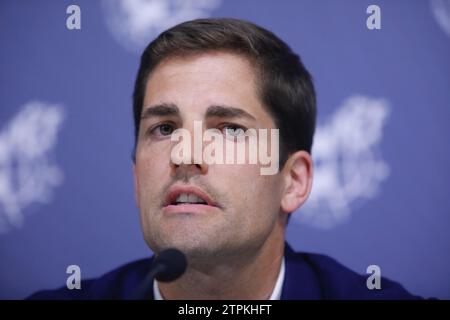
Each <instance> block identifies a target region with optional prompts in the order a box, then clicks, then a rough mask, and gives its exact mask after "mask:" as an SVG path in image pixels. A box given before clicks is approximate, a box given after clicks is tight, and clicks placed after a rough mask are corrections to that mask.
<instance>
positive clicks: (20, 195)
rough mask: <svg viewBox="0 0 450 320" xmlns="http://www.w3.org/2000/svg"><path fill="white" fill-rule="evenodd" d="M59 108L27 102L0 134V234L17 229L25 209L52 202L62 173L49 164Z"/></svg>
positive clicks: (59, 124) (59, 117)
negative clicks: (53, 191)
mask: <svg viewBox="0 0 450 320" xmlns="http://www.w3.org/2000/svg"><path fill="white" fill-rule="evenodd" d="M62 120H63V113H62V108H61V107H60V106H58V105H51V104H46V103H42V102H29V103H28V104H26V105H25V106H24V107H23V108H22V110H21V111H20V112H19V113H18V114H17V115H16V116H15V117H14V118H13V119H12V120H11V121H10V122H9V123H7V124H3V123H2V127H3V128H2V131H1V132H0V233H6V232H7V231H8V230H10V229H11V227H20V226H21V225H22V223H23V219H24V210H25V208H27V207H28V206H29V205H31V204H33V203H46V202H48V201H50V200H51V196H52V189H53V188H54V187H55V186H57V185H59V184H61V182H62V178H63V176H62V172H61V170H60V169H59V168H58V167H57V166H56V165H55V164H54V163H53V162H52V161H51V158H50V153H51V151H52V149H53V148H54V147H55V145H56V142H57V138H58V136H57V134H58V131H59V128H60V126H61V123H62Z"/></svg>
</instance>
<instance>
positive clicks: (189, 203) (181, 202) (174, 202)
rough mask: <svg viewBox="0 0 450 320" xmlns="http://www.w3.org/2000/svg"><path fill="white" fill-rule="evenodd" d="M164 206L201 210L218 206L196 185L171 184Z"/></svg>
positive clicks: (173, 208) (172, 209) (177, 209)
mask: <svg viewBox="0 0 450 320" xmlns="http://www.w3.org/2000/svg"><path fill="white" fill-rule="evenodd" d="M163 207H164V208H166V209H171V211H186V210H194V211H196V210H203V209H207V208H219V206H218V204H217V203H216V202H215V201H213V200H212V199H211V197H210V196H209V195H208V194H207V193H205V192H204V191H203V190H201V189H200V188H198V187H196V186H173V187H171V188H170V189H169V191H168V193H167V195H166V198H165V201H164V206H163Z"/></svg>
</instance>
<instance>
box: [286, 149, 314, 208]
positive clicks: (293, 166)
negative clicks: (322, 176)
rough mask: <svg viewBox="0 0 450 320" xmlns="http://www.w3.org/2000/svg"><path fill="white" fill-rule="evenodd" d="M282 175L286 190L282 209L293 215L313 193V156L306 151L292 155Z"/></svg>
mask: <svg viewBox="0 0 450 320" xmlns="http://www.w3.org/2000/svg"><path fill="white" fill-rule="evenodd" d="M282 175H283V179H284V183H285V184H284V185H285V189H284V194H283V197H282V199H281V209H282V211H283V212H285V213H291V212H293V211H295V210H296V209H298V208H300V207H301V206H302V205H303V203H305V201H306V199H307V198H308V196H309V194H310V193H311V188H312V180H313V164H312V159H311V155H310V154H309V153H308V152H306V151H297V152H296V153H294V154H292V155H291V156H290V157H289V158H288V160H287V161H286V164H285V165H284V168H283V170H282Z"/></svg>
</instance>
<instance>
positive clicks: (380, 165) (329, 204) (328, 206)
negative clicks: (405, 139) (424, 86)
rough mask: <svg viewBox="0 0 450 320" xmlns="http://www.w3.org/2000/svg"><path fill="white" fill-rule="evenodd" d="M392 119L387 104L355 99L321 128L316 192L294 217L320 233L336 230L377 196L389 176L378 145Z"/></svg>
mask: <svg viewBox="0 0 450 320" xmlns="http://www.w3.org/2000/svg"><path fill="white" fill-rule="evenodd" d="M388 115H389V105H388V103H387V101H386V100H383V99H372V98H369V97H364V96H352V97H350V98H348V99H347V100H346V101H345V102H344V103H343V105H342V106H340V108H339V109H338V110H337V111H336V112H335V114H333V115H332V117H331V119H330V120H329V121H328V123H326V124H324V125H322V126H318V128H317V130H316V134H315V137H314V145H313V150H312V155H313V159H314V164H315V172H314V182H313V190H312V192H311V196H310V198H309V199H308V200H307V202H306V204H305V205H304V206H303V207H302V208H301V209H300V212H298V213H296V214H294V217H296V219H297V220H298V221H300V222H304V223H306V224H308V225H312V226H315V227H318V228H325V229H326V228H331V227H333V226H335V225H337V224H339V223H341V222H343V221H345V220H346V219H348V218H349V216H350V215H351V213H352V204H353V205H354V204H355V202H356V201H357V200H363V199H370V198H373V197H374V196H376V194H377V191H378V188H379V185H380V184H381V182H382V181H383V180H385V179H386V178H387V177H388V175H389V167H388V165H387V164H386V163H385V162H384V161H383V159H382V157H381V153H380V150H379V145H380V143H381V140H382V137H383V127H384V125H385V122H386V120H387V118H388Z"/></svg>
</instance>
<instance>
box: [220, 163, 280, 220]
mask: <svg viewBox="0 0 450 320" xmlns="http://www.w3.org/2000/svg"><path fill="white" fill-rule="evenodd" d="M211 177H217V178H218V179H215V178H214V183H215V184H219V183H220V184H221V185H220V186H219V185H218V187H219V188H220V189H222V190H223V191H224V192H225V193H227V194H228V197H229V198H230V199H233V206H234V207H235V209H237V210H249V211H255V212H256V211H263V212H267V214H269V215H270V214H272V213H274V212H278V209H279V207H280V201H281V197H280V196H279V195H280V188H281V185H280V178H279V177H278V175H274V176H267V175H261V174H260V166H258V165H228V166H227V165H224V166H218V167H217V170H214V172H212V171H211ZM219 177H220V178H219ZM219 181H221V182H219ZM257 214H258V213H257Z"/></svg>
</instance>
